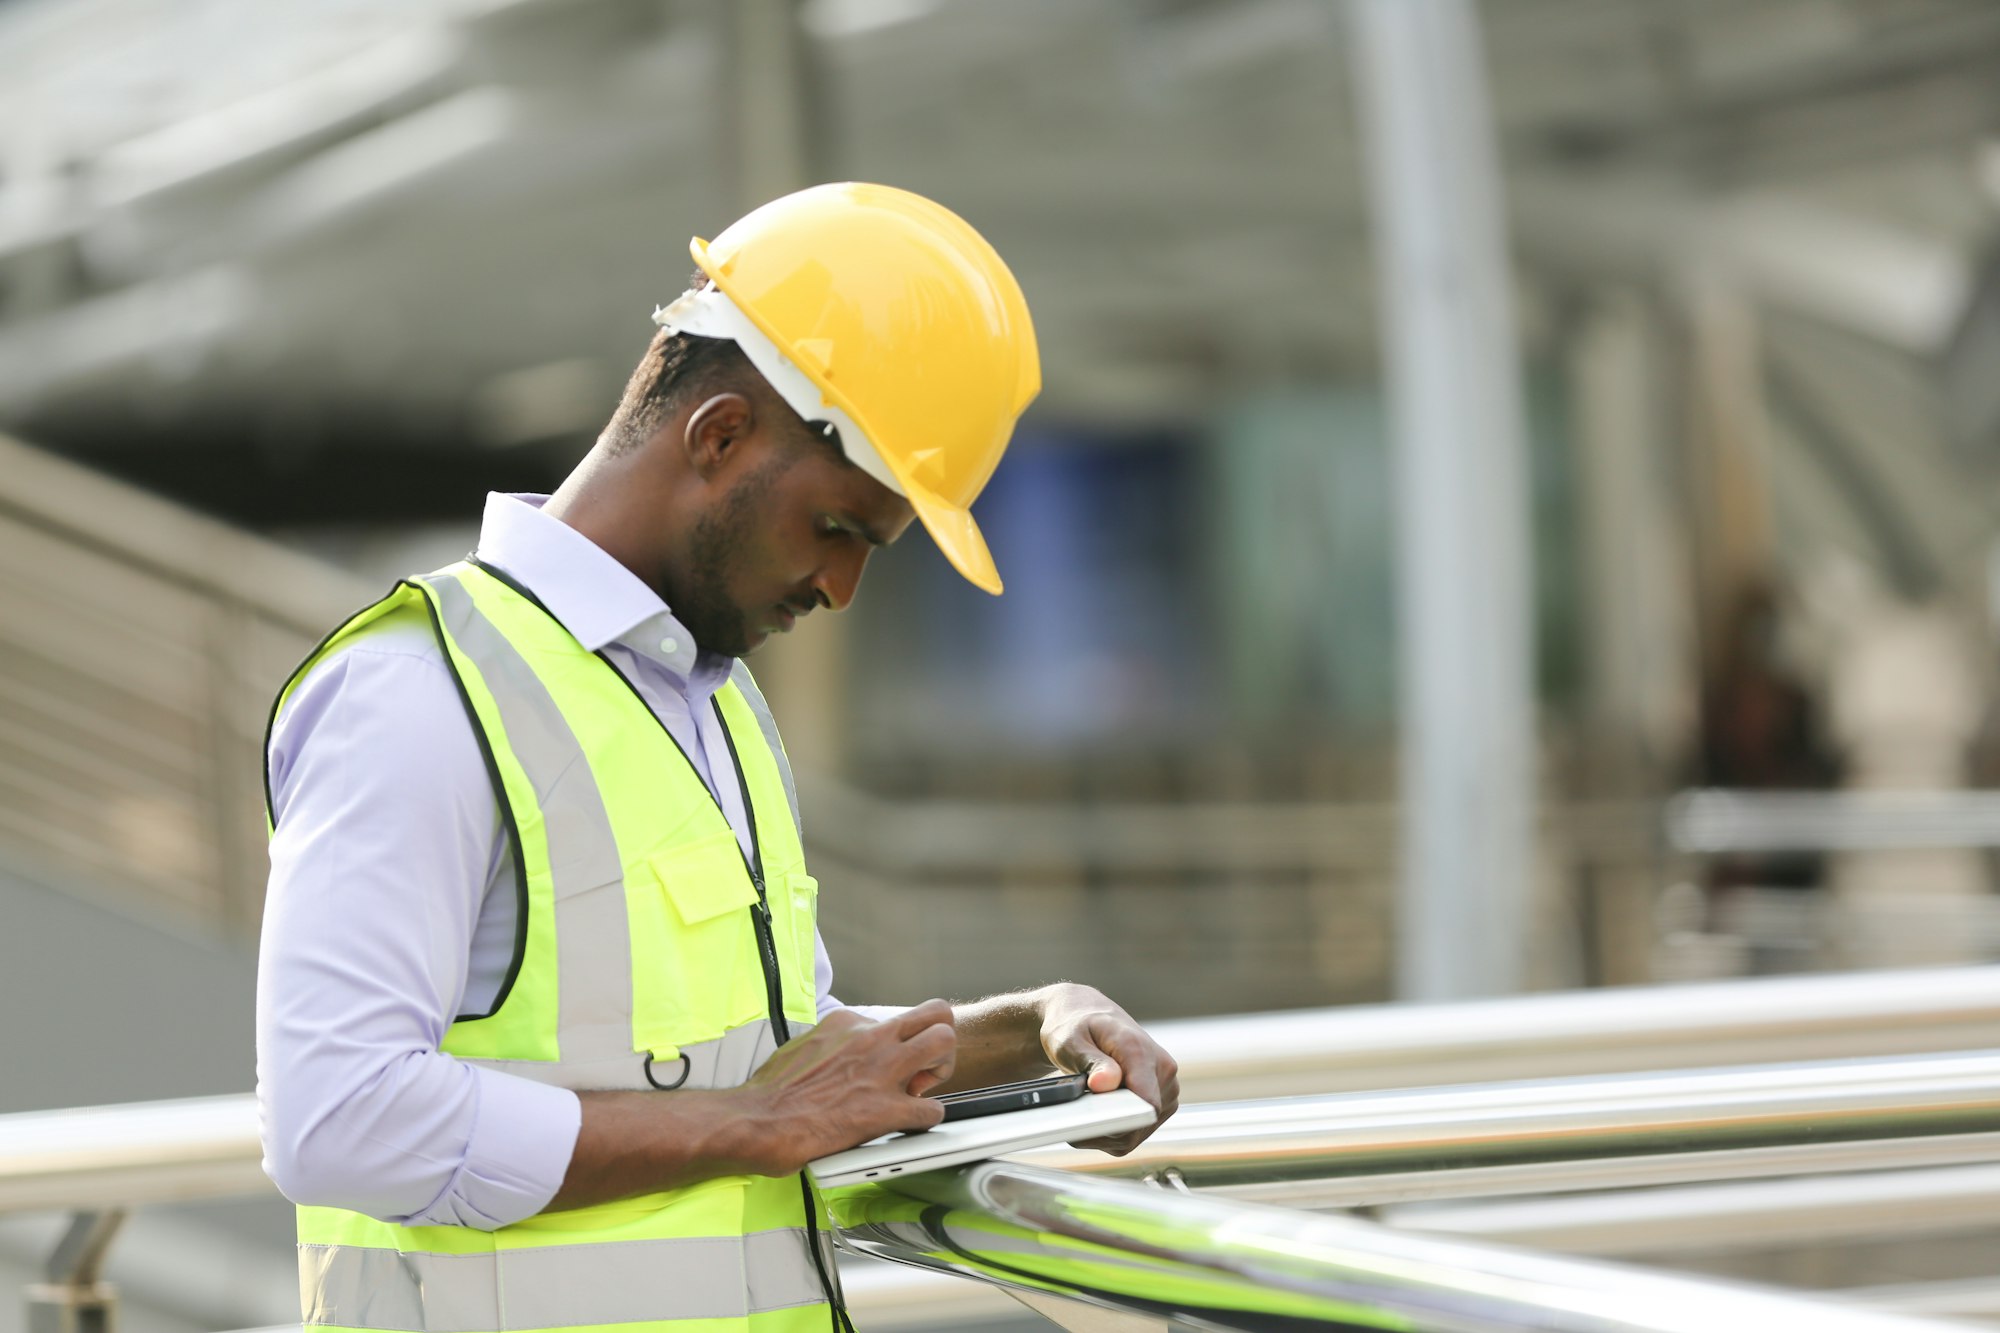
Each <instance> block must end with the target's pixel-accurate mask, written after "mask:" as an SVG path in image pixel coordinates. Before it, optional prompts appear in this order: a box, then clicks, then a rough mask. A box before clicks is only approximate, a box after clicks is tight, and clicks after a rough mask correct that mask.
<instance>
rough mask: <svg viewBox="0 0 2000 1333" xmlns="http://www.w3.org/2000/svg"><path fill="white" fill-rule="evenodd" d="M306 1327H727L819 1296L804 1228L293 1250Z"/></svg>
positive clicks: (461, 1332) (433, 1330)
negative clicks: (533, 1243) (450, 1246)
mask: <svg viewBox="0 0 2000 1333" xmlns="http://www.w3.org/2000/svg"><path fill="white" fill-rule="evenodd" d="M299 1285H300V1288H301V1290H302V1291H303V1292H304V1294H305V1324H306V1326H307V1327H311V1326H313V1325H315V1324H332V1325H336V1326H338V1327H341V1328H367V1329H381V1330H392V1331H394V1333H507V1331H509V1330H517V1329H540V1328H569V1327H575V1326H578V1325H584V1324H637V1323H649V1322H656V1321H666V1320H674V1319H732V1318H743V1317H745V1316H748V1315H753V1314H762V1313H765V1312H767V1311H771V1310H784V1309H790V1308H792V1307H794V1306H800V1305H812V1304H815V1303H817V1302H820V1301H823V1300H824V1299H825V1296H824V1294H823V1293H822V1292H821V1291H820V1287H819V1276H818V1274H817V1273H816V1272H815V1271H814V1269H813V1263H812V1257H811V1253H810V1251H809V1250H808V1249H807V1248H806V1233H805V1229H804V1228H803V1227H787V1228H784V1229H782V1230H778V1231H760V1232H756V1233H754V1234H752V1235H748V1236H743V1237H740V1238H738V1237H733V1236H711V1237H702V1238H700V1239H687V1240H629V1241H599V1242H595V1243H590V1244H584V1245H551V1246H542V1247H535V1248H530V1249H505V1250H497V1251H490V1252H488V1253H484V1254H423V1253H406V1252H403V1251H399V1250H378V1249H369V1248H364V1247H361V1246H354V1245H301V1246H299Z"/></svg>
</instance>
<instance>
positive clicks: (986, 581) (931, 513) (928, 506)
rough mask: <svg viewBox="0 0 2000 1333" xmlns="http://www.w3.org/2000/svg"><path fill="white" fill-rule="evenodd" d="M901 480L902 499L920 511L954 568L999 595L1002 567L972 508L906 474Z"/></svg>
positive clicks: (925, 523)
mask: <svg viewBox="0 0 2000 1333" xmlns="http://www.w3.org/2000/svg"><path fill="white" fill-rule="evenodd" d="M902 480H903V498H905V499H906V500H908V501H909V502H910V508H912V509H914V510H916V511H917V518H918V520H919V521H921V522H922V523H923V525H924V531H926V532H928V533H930V535H931V540H932V541H934V542H936V543H937V548H938V550H940V551H943V552H944V558H945V559H947V560H949V561H951V567H952V568H953V569H956V570H957V571H958V572H959V573H960V574H963V575H964V576H965V578H966V580H967V581H968V582H970V583H972V584H974V585H976V586H977V587H979V588H981V589H983V590H984V591H986V592H990V593H992V594H993V595H994V596H995V597H998V596H999V595H1000V593H1001V591H1002V590H1003V588H1004V586H1005V585H1003V584H1002V583H1001V582H1000V569H999V567H998V566H997V565H995V564H994V563H993V552H991V551H990V550H988V549H987V548H986V538H985V537H984V536H983V535H982V534H981V533H980V531H979V524H977V523H975V522H974V521H973V518H972V511H971V510H969V509H960V508H959V507H958V506H956V505H954V504H951V503H950V502H948V501H946V500H944V499H942V498H940V497H939V496H936V495H933V494H932V493H931V492H929V491H927V490H925V489H924V488H923V487H921V486H914V485H911V484H910V480H909V478H907V477H905V478H903V479H902Z"/></svg>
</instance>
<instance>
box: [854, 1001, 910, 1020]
mask: <svg viewBox="0 0 2000 1333" xmlns="http://www.w3.org/2000/svg"><path fill="white" fill-rule="evenodd" d="M840 1007H841V1008H842V1009H848V1010H852V1011H853V1012H854V1013H857V1014H860V1015H861V1016H862V1017H863V1018H872V1019H874V1020H875V1021H876V1022H877V1023H882V1022H886V1021H888V1020H889V1019H891V1018H894V1017H895V1016H896V1015H897V1014H906V1013H908V1012H909V1011H910V1006H909V1005H907V1004H843V1005H841V1006H840Z"/></svg>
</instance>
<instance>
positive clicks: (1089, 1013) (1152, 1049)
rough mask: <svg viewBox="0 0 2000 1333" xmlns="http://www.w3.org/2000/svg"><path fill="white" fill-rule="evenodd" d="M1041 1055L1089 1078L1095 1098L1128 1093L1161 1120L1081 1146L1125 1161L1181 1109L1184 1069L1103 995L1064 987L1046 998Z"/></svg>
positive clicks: (1055, 988)
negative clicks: (1140, 1099) (1124, 1090)
mask: <svg viewBox="0 0 2000 1333" xmlns="http://www.w3.org/2000/svg"><path fill="white" fill-rule="evenodd" d="M1042 997H1043V998H1042V1003H1041V1013H1042V1028H1041V1042H1042V1050H1043V1051H1044V1052H1045V1053H1046V1054H1047V1055H1048V1058H1049V1062H1050V1063H1051V1064H1053V1065H1055V1067H1056V1068H1058V1069H1062V1070H1066V1071H1068V1072H1069V1073H1072V1074H1088V1075H1089V1076H1090V1090H1091V1091H1092V1092H1110V1091H1111V1090H1112V1089H1113V1088H1118V1087H1124V1088H1130V1089H1131V1090H1132V1091H1133V1092H1136V1093H1138V1094H1139V1095H1140V1096H1141V1097H1143V1098H1145V1099H1146V1101H1147V1102H1149V1103H1151V1104H1152V1107H1153V1109H1154V1110H1155V1111H1158V1112H1159V1113H1160V1114H1159V1119H1157V1120H1155V1121H1154V1122H1153V1123H1152V1124H1150V1125H1148V1126H1146V1127H1145V1128H1144V1129H1135V1130H1131V1131H1128V1132H1127V1133H1124V1134H1114V1135H1111V1136H1108V1137H1106V1138H1101V1139H1090V1140H1087V1141H1085V1142H1082V1143H1079V1144H1077V1145H1076V1146H1077V1147H1079V1148H1100V1149H1102V1150H1104V1151H1105V1152H1108V1153H1111V1154H1113V1155H1115V1156H1119V1157H1122V1156H1124V1155H1125V1154H1126V1153H1128V1152H1131V1151H1132V1150H1133V1149H1134V1148H1136V1147H1138V1146H1139V1145H1140V1144H1141V1143H1144V1142H1145V1141H1146V1139H1147V1138H1148V1137H1150V1136H1151V1135H1152V1133H1153V1131H1154V1130H1156V1129H1158V1128H1159V1127H1160V1125H1161V1124H1162V1123H1163V1122H1164V1121H1165V1120H1166V1118H1167V1117H1168V1116H1170V1115H1172V1114H1173V1113H1174V1112H1175V1111H1176V1110H1177V1109H1179V1107H1180V1101H1181V1085H1180V1066H1179V1065H1177V1064H1175V1063H1174V1057H1173V1056H1171V1055H1169V1054H1167V1051H1166V1048H1165V1047H1164V1046H1162V1045H1160V1043H1158V1042H1157V1041H1154V1040H1153V1039H1152V1037H1151V1036H1149V1035H1147V1032H1146V1030H1145V1029H1144V1028H1142V1027H1140V1026H1139V1025H1138V1024H1137V1023H1135V1022H1134V1021H1132V1016H1131V1015H1130V1014H1128V1013H1126V1012H1125V1011H1124V1010H1123V1009H1121V1008H1119V1007H1118V1006H1117V1005H1116V1004H1113V1003H1112V1002H1111V1000H1110V999H1109V998H1108V997H1107V996H1105V994H1104V993H1103V992H1102V991H1098V990H1095V989H1093V988H1091V987H1089V986H1079V985H1075V984H1074V983H1070V982H1064V983H1061V984H1059V985H1055V986H1051V987H1049V988H1048V989H1047V990H1046V991H1044V992H1042Z"/></svg>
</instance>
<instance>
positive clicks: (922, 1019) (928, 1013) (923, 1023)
mask: <svg viewBox="0 0 2000 1333" xmlns="http://www.w3.org/2000/svg"><path fill="white" fill-rule="evenodd" d="M951 1021H952V1018H951V1004H950V1002H949V1001H946V1000H925V1001H924V1002H923V1003H922V1004H920V1005H918V1006H917V1007H916V1008H914V1009H905V1010H904V1011H903V1012H902V1013H900V1014H897V1015H896V1016H895V1017H893V1018H889V1019H885V1020H883V1024H882V1025H883V1026H884V1027H886V1028H888V1029H889V1031H890V1034H891V1035H893V1036H895V1037H897V1038H898V1039H907V1038H910V1037H914V1036H916V1035H917V1034H918V1033H919V1032H922V1031H923V1030H924V1029H925V1028H927V1027H931V1026H932V1025H934V1024H937V1023H943V1024H945V1025H946V1026H947V1027H949V1026H950V1025H951Z"/></svg>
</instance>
